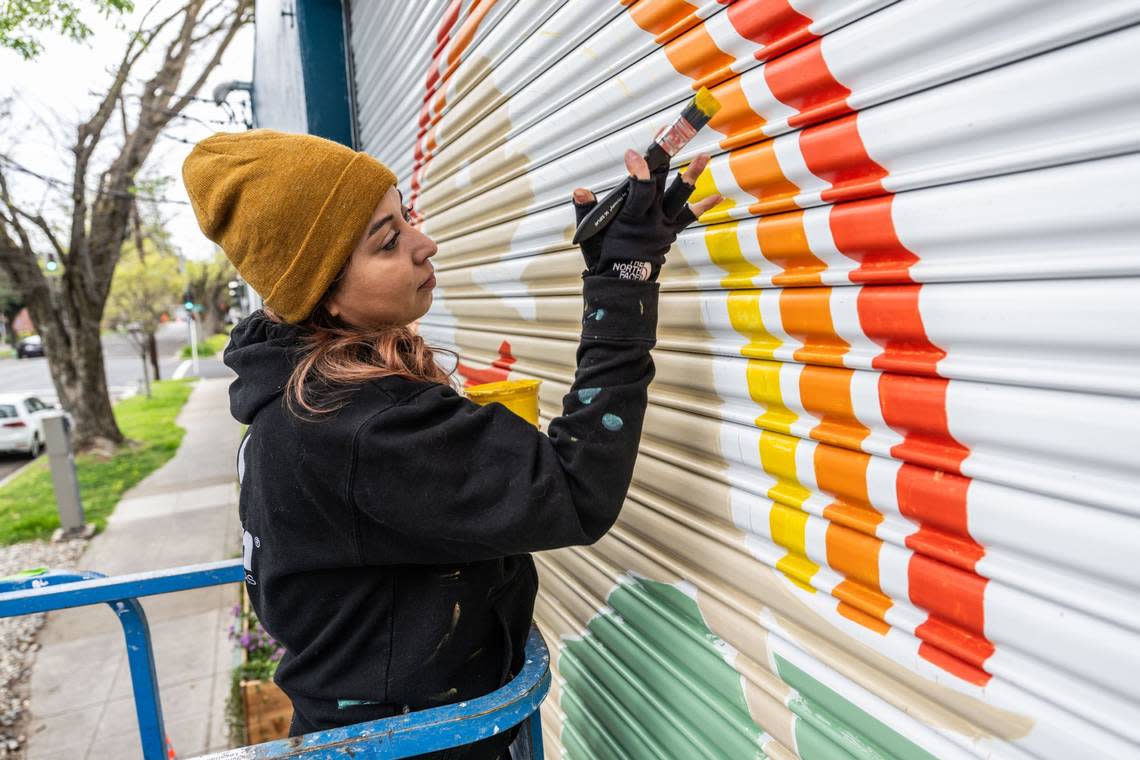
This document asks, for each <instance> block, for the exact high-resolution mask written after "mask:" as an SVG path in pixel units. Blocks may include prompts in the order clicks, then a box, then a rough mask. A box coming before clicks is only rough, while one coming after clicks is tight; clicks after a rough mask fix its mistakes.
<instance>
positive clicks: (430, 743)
mask: <svg viewBox="0 0 1140 760" xmlns="http://www.w3.org/2000/svg"><path fill="white" fill-rule="evenodd" d="M244 579H245V570H244V569H243V568H242V563H241V560H227V561H225V562H212V563H207V564H203V565H191V566H187V567H175V568H168V569H165V570H157V571H154V572H146V573H134V574H131V575H119V576H113V577H109V578H108V577H104V576H103V575H101V574H100V573H95V572H67V571H59V570H35V571H28V572H25V573H20V574H19V575H14V576H10V577H8V578H0V617H15V616H17V615H30V614H33V613H36V612H48V611H50V610H60V609H66V608H68V607H84V606H87V605H92V604H104V603H105V604H108V605H110V607H111V609H112V610H114V611H115V614H116V615H117V616H118V618H119V622H120V623H121V624H122V626H123V634H124V636H125V637H126V644H127V661H128V664H129V665H130V669H131V685H132V688H133V689H134V698H135V715H136V716H137V718H138V724H139V737H140V739H141V741H142V749H143V757H144V758H145V760H166V757H167V755H166V744H165V730H164V728H163V718H162V701H161V698H160V696H159V690H158V677H157V675H156V673H155V668H154V650H153V648H152V647H151V642H150V627H149V626H148V625H147V620H146V613H145V612H144V611H143V607H142V604H141V603H140V602H139V598H140V597H144V596H155V595H157V594H169V593H173V592H175V591H187V590H190V589H195V588H204V587H206V586H219V585H224V584H227V583H240V582H241V581H243V580H244ZM549 690H550V653H549V652H548V651H547V648H546V643H545V642H544V641H543V640H542V636H541V635H540V634H539V633H538V631H537V629H531V632H530V637H529V638H528V639H527V644H526V662H525V664H524V666H523V669H522V671H521V672H520V673H519V674H518V675H517V676H515V678H514V679H513V680H511V681H510V683H508V684H506V685H505V686H503V687H502V688H500V689H497V690H495V691H493V692H491V693H490V694H486V695H484V696H482V697H479V698H477V699H472V700H469V701H467V702H460V703H458V704H454V705H444V706H443V707H434V708H432V709H430V710H420V711H417V712H413V713H408V714H406V715H398V716H396V717H392V718H383V719H381V720H374V721H368V722H365V723H357V724H356V725H352V726H346V727H344V728H337V729H332V730H329V731H317V732H314V733H311V734H305V735H304V736H297V737H293V738H291V739H282V740H279V741H272V742H265V743H263V744H256V745H252V746H249V747H240V748H238V749H232V750H228V751H226V752H220V753H217V754H213V755H209V756H204V757H203V758H201V760H270V759H271V758H273V759H276V758H304V760H317V758H329V759H330V760H331V759H332V758H347V757H351V758H401V757H410V756H412V755H418V754H422V753H424V752H432V751H435V750H440V749H447V748H449V747H457V746H461V745H464V744H470V743H472V742H476V741H479V740H480V739H485V738H487V737H489V736H494V735H495V734H498V733H500V732H502V731H506V730H507V729H509V728H511V727H513V726H515V725H518V724H519V723H522V722H523V721H526V724H525V725H524V726H523V728H522V730H521V731H520V732H519V739H517V740H516V742H515V749H516V753H517V752H520V751H521V752H522V753H523V756H524V757H525V755H526V752H527V750H529V756H530V758H532V759H533V760H542V757H543V751H542V725H541V718H540V713H539V710H538V708H539V706H540V705H541V704H542V700H543V699H544V698H545V697H546V693H547V692H548V691H549Z"/></svg>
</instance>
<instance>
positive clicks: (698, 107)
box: [573, 87, 720, 243]
mask: <svg viewBox="0 0 1140 760" xmlns="http://www.w3.org/2000/svg"><path fill="white" fill-rule="evenodd" d="M719 110H720V101H718V100H717V99H716V98H715V97H714V96H713V94H712V93H711V92H709V91H708V89H707V88H705V87H702V88H701V89H700V90H698V91H697V94H696V95H694V96H693V99H692V100H690V101H689V103H688V105H686V106H685V110H684V111H683V112H682V113H681V115H680V116H679V117H677V120H676V121H674V122H673V123H672V124H670V125H668V126H666V127H663V128H662V129H661V131H660V132H658V133H657V136H656V137H654V138H653V142H652V144H650V146H649V150H647V151H646V152H645V163H647V164H648V165H649V173H650V174H653V172H655V171H658V170H660V169H665V168H667V167H668V166H669V161H670V159H672V158H673V156H675V155H677V154H678V153H680V152H681V149H682V148H684V147H685V146H686V145H687V144H688V143H689V140H691V139H693V136H694V135H696V134H697V132H699V131H700V129H701V127H703V126H704V125H705V124H708V123H709V119H711V118H712V117H713V116H715V115H716V112H717V111H719ZM632 181H633V178H632V177H626V178H625V181H623V182H622V183H621V184H619V185H618V186H617V187H615V188H614V189H613V190H611V191H610V192H609V194H608V195H606V197H605V198H602V200H601V201H599V202H598V205H597V206H594V208H592V209H591V210H590V213H589V214H587V215H586V218H585V219H583V220H582V223H581V224H579V225H578V229H577V230H575V231H574V240H573V242H574V243H581V242H582V241H583V240H588V239H589V238H591V237H593V236H594V235H597V234H598V233H599V232H601V231H602V230H604V229H605V228H606V225H608V224H609V223H610V222H611V221H613V218H614V216H615V215H616V214H617V212H618V211H619V210H620V209H621V207H622V204H623V203H625V199H626V196H628V195H629V187H630V182H632Z"/></svg>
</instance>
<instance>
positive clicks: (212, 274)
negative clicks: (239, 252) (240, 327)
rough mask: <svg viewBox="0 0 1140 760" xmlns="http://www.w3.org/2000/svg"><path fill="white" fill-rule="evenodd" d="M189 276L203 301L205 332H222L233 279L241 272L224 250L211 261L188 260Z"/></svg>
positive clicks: (193, 288)
mask: <svg viewBox="0 0 1140 760" xmlns="http://www.w3.org/2000/svg"><path fill="white" fill-rule="evenodd" d="M186 278H187V282H188V283H189V287H190V292H191V293H193V294H194V301H195V303H200V304H202V335H203V336H204V337H209V336H210V335H214V334H215V333H219V332H221V331H222V322H223V320H224V319H225V316H226V314H227V313H228V312H229V310H230V293H229V283H230V280H235V279H237V271H236V270H235V269H234V268H233V265H232V264H230V262H229V259H227V258H226V257H225V254H223V253H222V252H221V250H216V251H214V257H213V258H212V259H209V260H207V261H188V262H186Z"/></svg>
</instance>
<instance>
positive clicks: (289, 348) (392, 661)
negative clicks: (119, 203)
mask: <svg viewBox="0 0 1140 760" xmlns="http://www.w3.org/2000/svg"><path fill="white" fill-rule="evenodd" d="M707 160H708V157H707V156H701V157H700V158H698V159H697V160H695V161H694V162H693V163H692V165H691V166H690V167H689V169H688V170H687V172H686V173H685V176H684V178H683V179H684V181H682V178H678V179H677V180H675V181H674V183H673V185H672V186H671V187H670V188H669V189H668V191H666V190H665V187H664V186H665V172H661V173H659V174H658V175H656V176H654V177H650V176H649V173H648V170H647V167H646V164H645V161H644V159H642V158H641V157H640V156H639V155H638V154H637V153H635V152H634V151H628V152H627V154H626V159H625V162H626V167H627V168H628V170H629V172H630V174H631V175H633V176H634V177H635V178H636V179H635V182H633V186H632V191H631V194H630V197H629V198H628V200H627V202H626V204H625V206H624V208H623V210H622V212H621V213H620V214H619V215H618V216H617V218H616V219H615V220H614V222H613V223H612V224H611V225H610V227H609V228H608V229H607V231H606V232H605V233H604V234H602V235H600V236H597V237H595V238H593V239H591V240H590V241H588V244H587V245H586V246H585V247H584V248H583V255H584V256H585V259H586V265H587V268H586V270H585V271H584V272H583V276H582V279H583V295H584V298H585V307H586V308H585V310H584V312H583V321H582V339H581V343H580V344H579V348H578V371H577V373H576V375H575V380H574V385H573V387H572V388H571V391H570V393H569V394H568V395H567V396H566V397H565V398H564V399H563V414H562V416H561V417H559V418H557V419H555V420H553V421H552V422H551V423H550V425H549V433H548V434H543V433H541V432H539V431H537V430H536V429H535V428H534V426H532V425H530V424H528V423H527V422H525V421H524V420H522V419H521V418H519V417H517V416H516V415H514V414H513V413H512V412H510V411H508V410H507V409H506V408H505V407H503V406H501V405H498V404H492V405H489V406H484V407H481V406H478V405H476V404H475V403H473V402H471V401H470V400H468V399H466V398H463V397H462V396H460V395H458V394H457V393H456V391H455V390H454V389H453V387H452V385H451V381H450V377H449V376H448V374H447V373H446V372H444V371H443V370H442V369H441V368H440V367H439V366H438V365H437V364H436V363H435V361H434V359H433V353H432V351H431V349H429V348H428V347H427V346H426V345H425V344H424V342H423V340H422V339H421V338H420V337H419V336H417V335H415V334H414V333H413V332H412V330H411V329H410V328H409V327H407V326H408V325H410V324H411V323H413V322H415V321H416V320H417V319H419V318H420V317H421V316H423V315H424V314H425V313H426V312H427V310H428V308H429V307H430V306H431V302H432V288H433V287H434V285H435V278H434V276H433V274H432V272H433V269H432V264H431V258H432V256H434V255H435V253H436V245H435V243H434V242H432V240H431V239H430V238H428V237H427V236H426V235H424V234H423V233H422V232H420V231H419V230H418V229H416V227H414V226H412V224H410V223H409V215H408V212H407V210H406V209H404V208H403V207H402V206H401V202H402V199H401V196H400V194H399V191H398V190H397V189H396V187H395V184H396V178H395V176H394V175H393V174H392V173H391V172H390V171H389V170H388V169H387V168H386V167H384V166H383V165H382V164H380V163H379V162H377V161H376V160H375V159H373V158H371V157H369V156H367V155H365V154H362V153H356V152H354V151H352V150H349V149H348V148H345V147H343V146H341V145H338V144H336V143H332V142H328V141H326V140H322V139H320V138H316V137H311V136H304V135H290V134H283V133H279V132H273V131H269V130H254V131H252V132H247V133H242V134H222V135H215V136H213V137H211V138H208V139H207V140H204V141H202V142H201V143H199V144H198V145H197V146H196V147H195V148H194V150H193V151H192V153H191V154H190V156H189V158H187V160H186V163H185V166H184V167H183V176H184V178H185V181H186V186H187V189H188V191H189V194H190V198H191V202H192V204H193V207H194V211H195V213H196V214H197V217H198V220H199V223H200V225H201V227H202V230H203V232H204V233H205V234H206V236H207V237H209V238H210V239H211V240H214V241H215V242H217V243H219V244H220V245H221V246H222V248H223V250H224V251H225V253H226V255H227V256H228V257H229V259H230V260H231V261H232V262H233V264H234V266H235V267H236V268H237V270H238V272H239V273H241V275H242V277H243V278H244V279H245V280H246V281H247V282H249V283H250V284H251V285H253V287H254V288H256V289H257V291H258V292H259V293H262V294H264V297H265V309H264V310H263V311H260V312H257V313H254V314H252V315H251V316H250V317H248V318H247V319H245V320H243V321H242V322H241V324H239V325H238V326H237V327H236V328H235V329H234V331H233V333H232V335H231V336H230V345H229V347H228V348H227V349H226V353H225V362H226V364H227V365H228V366H230V367H231V368H233V369H234V371H236V372H237V375H238V377H237V380H235V381H234V383H233V385H232V386H231V387H230V401H231V409H232V412H233V415H234V417H236V418H237V419H238V420H239V421H241V422H243V423H246V424H248V425H249V426H250V427H249V430H248V432H247V433H246V435H245V438H244V439H243V441H242V443H241V448H240V451H239V454H238V475H239V479H240V481H241V504H240V517H241V523H242V528H243V537H244V540H243V546H244V552H243V556H244V561H245V567H246V573H247V574H246V586H247V590H248V591H249V596H250V599H251V601H252V604H253V608H254V610H255V611H256V612H257V615H258V617H259V618H260V619H261V621H262V623H263V625H264V626H265V628H266V629H267V630H268V631H269V632H270V633H271V634H272V635H273V636H274V637H275V638H276V639H277V640H278V641H279V642H280V643H281V644H282V646H283V647H284V649H285V655H284V657H283V658H282V660H281V664H280V667H279V668H278V670H277V676H276V680H277V682H278V683H279V684H280V686H281V688H282V689H283V690H284V691H285V693H286V694H288V695H289V698H290V699H291V700H292V702H293V706H294V717H293V724H292V727H291V729H290V733H291V735H297V734H300V733H307V732H311V731H315V730H320V729H327V728H333V727H337V726H344V725H349V724H352V723H358V722H361V721H365V720H373V719H376V718H382V717H388V716H391V715H397V714H400V713H403V712H408V711H411V710H422V709H425V708H430V707H436V706H439V705H442V704H448V703H452V702H457V701H461V700H469V699H472V698H474V697H478V696H480V695H483V694H486V693H488V692H490V691H493V690H494V689H496V688H498V687H499V686H501V685H502V684H504V683H506V682H507V681H508V680H510V678H512V677H513V676H514V675H515V674H516V673H517V672H518V671H519V669H520V667H521V665H522V660H523V650H524V646H525V643H526V638H527V633H528V630H529V629H530V626H531V614H532V612H533V607H534V599H535V594H536V593H537V585H538V580H537V576H536V574H535V570H534V563H533V562H532V560H531V558H530V556H529V554H528V552H532V551H537V550H541V549H554V548H557V547H563V546H573V545H579V544H590V543H593V542H594V541H597V540H598V539H599V538H600V537H601V536H602V535H603V534H604V533H605V532H606V531H607V530H608V529H609V528H610V526H611V525H612V524H613V523H614V521H615V520H616V519H617V516H618V512H619V510H620V509H621V505H622V502H623V500H624V498H625V495H626V490H627V489H628V487H629V483H630V479H631V477H632V473H633V464H634V460H635V458H636V456H637V448H638V440H639V438H640V434H641V424H642V418H643V416H644V413H645V406H646V388H647V386H648V385H649V382H650V380H651V379H652V377H653V361H652V359H651V358H650V355H649V350H650V348H651V347H652V346H653V345H654V341H655V335H656V324H657V291H658V285H657V283H656V282H655V280H656V278H657V274H658V272H659V270H660V267H661V265H662V264H663V263H664V258H665V253H666V252H667V251H668V249H669V247H670V245H671V244H672V242H673V240H674V239H675V237H676V234H677V232H678V231H679V230H681V229H682V228H684V227H685V226H686V225H687V224H689V223H691V222H692V221H693V220H694V219H695V218H696V216H699V215H700V214H701V213H703V212H704V211H705V210H707V209H708V208H710V207H711V206H712V205H713V204H715V203H716V202H717V200H718V199H719V198H718V197H712V198H707V199H705V200H703V201H701V202H700V203H698V204H696V205H695V206H693V207H689V206H687V205H686V201H687V199H688V197H689V195H690V194H691V192H692V185H693V183H694V182H695V179H696V177H697V175H698V174H700V172H701V171H702V170H703V168H704V166H705V164H706V162H707ZM574 201H575V209H576V212H577V214H578V218H579V219H581V218H582V216H583V215H584V214H585V213H586V212H587V211H589V209H590V208H591V207H592V206H593V205H594V204H595V203H596V201H595V200H594V198H593V195H592V194H591V193H590V192H589V191H588V190H584V189H578V190H575V191H574ZM487 202H488V203H493V202H494V199H493V197H491V198H488V199H487ZM513 733H514V732H508V733H507V734H506V735H503V736H498V737H492V738H491V739H488V740H485V741H483V742H480V743H478V744H475V745H471V746H469V747H467V748H459V749H456V750H451V751H448V752H444V753H439V754H438V755H437V756H438V757H448V758H452V757H465V758H466V757H470V758H497V757H502V758H506V757H507V751H506V746H507V744H508V743H509V741H510V738H511V736H513Z"/></svg>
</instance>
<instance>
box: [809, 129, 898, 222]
mask: <svg viewBox="0 0 1140 760" xmlns="http://www.w3.org/2000/svg"><path fill="white" fill-rule="evenodd" d="M858 116H859V114H851V115H850V116H844V117H843V118H842V119H836V120H834V121H829V122H827V123H826V124H820V125H818V126H814V127H808V128H807V129H804V130H802V131H801V132H800V152H801V153H803V157H804V162H805V163H806V164H807V167H808V169H810V170H811V173H812V174H814V175H815V176H817V177H819V178H820V179H822V180H825V181H826V182H829V183H831V189H829V190H824V191H823V193H822V194H821V195H822V197H823V200H825V201H827V202H828V203H838V202H839V201H845V200H854V199H855V198H860V197H865V196H868V195H881V194H882V193H884V192H886V191H885V190H884V189H883V183H882V181H881V180H882V179H883V177H885V176H887V170H886V169H884V168H883V167H881V166H879V165H878V164H877V163H875V162H874V161H873V160H871V156H870V155H868V153H867V149H866V148H865V147H864V146H863V139H862V138H861V137H860V136H859V126H858Z"/></svg>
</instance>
